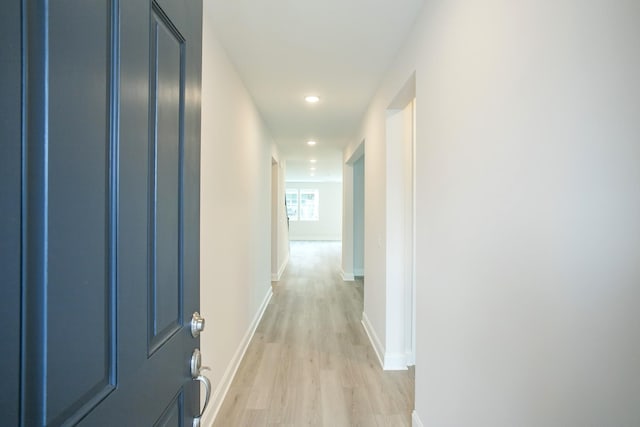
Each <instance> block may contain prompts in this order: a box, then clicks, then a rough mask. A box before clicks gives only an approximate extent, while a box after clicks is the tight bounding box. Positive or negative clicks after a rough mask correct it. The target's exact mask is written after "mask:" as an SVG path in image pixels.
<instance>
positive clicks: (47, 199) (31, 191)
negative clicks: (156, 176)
mask: <svg viewBox="0 0 640 427" xmlns="http://www.w3.org/2000/svg"><path fill="white" fill-rule="evenodd" d="M47 6H48V7H47V10H46V13H43V14H42V15H40V16H39V18H40V19H42V22H41V24H42V25H44V26H45V28H46V30H45V31H42V32H40V33H39V34H38V33H35V32H34V33H32V34H33V36H34V37H41V40H40V42H41V43H42V44H43V47H44V48H45V49H46V52H47V53H48V54H47V55H46V56H44V59H43V61H42V62H41V63H39V64H38V63H35V64H34V68H35V69H32V70H31V71H32V73H33V74H32V76H33V75H36V74H37V75H39V76H41V78H43V83H44V84H43V85H42V86H39V85H38V86H35V87H34V86H33V85H32V86H31V88H32V89H33V91H32V92H31V93H29V97H30V98H29V101H30V106H31V110H30V116H29V124H32V123H33V124H36V125H34V126H33V127H31V126H29V135H28V139H27V144H26V150H27V152H28V154H29V156H28V157H27V162H26V171H27V175H26V176H27V178H26V182H25V198H26V199H27V204H26V206H27V215H28V222H27V227H26V239H25V241H26V247H27V251H28V252H27V253H28V257H27V260H26V272H25V275H26V328H25V329H24V332H25V334H26V335H25V337H24V339H23V341H24V346H25V354H24V358H25V362H24V389H23V398H24V400H25V404H24V405H23V408H24V409H23V416H24V418H25V420H26V422H27V424H30V425H58V424H61V423H62V422H63V421H66V422H73V421H74V420H79V419H81V418H82V417H83V416H84V415H86V413H88V412H89V411H90V410H91V408H93V407H94V406H95V405H97V404H98V403H99V402H100V401H101V400H102V399H103V398H104V397H105V396H106V395H108V394H109V393H110V392H111V391H113V389H114V387H115V352H116V347H115V346H116V341H115V339H116V331H115V318H114V298H115V291H116V288H115V270H114V267H115V263H114V256H113V252H112V248H113V245H114V232H115V221H116V217H115V200H116V194H115V191H114V186H113V185H112V182H113V172H114V167H113V166H114V165H113V162H114V156H113V152H114V149H115V135H114V132H113V129H112V120H113V117H112V115H111V114H110V105H111V102H112V101H113V94H114V91H115V88H114V87H113V85H112V84H111V76H112V58H111V35H112V26H111V20H112V14H113V12H114V11H113V3H111V2H110V1H107V0H90V1H87V0H82V1H64V2H51V3H49V4H48V5H47ZM71 17H73V18H75V19H70V18H71ZM36 130H38V131H36Z"/></svg>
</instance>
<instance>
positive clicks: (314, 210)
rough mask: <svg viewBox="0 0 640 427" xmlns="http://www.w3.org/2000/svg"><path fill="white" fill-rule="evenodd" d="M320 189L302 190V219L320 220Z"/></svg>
mask: <svg viewBox="0 0 640 427" xmlns="http://www.w3.org/2000/svg"><path fill="white" fill-rule="evenodd" d="M319 217H320V215H318V190H300V221H318V219H319Z"/></svg>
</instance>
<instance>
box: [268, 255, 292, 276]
mask: <svg viewBox="0 0 640 427" xmlns="http://www.w3.org/2000/svg"><path fill="white" fill-rule="evenodd" d="M288 263H289V254H287V257H286V258H285V259H284V262H283V263H282V265H281V266H280V268H279V269H278V273H277V274H276V273H271V281H272V282H279V281H280V279H281V278H282V275H283V274H284V270H285V269H286V268H287V264H288Z"/></svg>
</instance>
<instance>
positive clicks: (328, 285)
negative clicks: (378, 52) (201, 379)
mask: <svg viewBox="0 0 640 427" xmlns="http://www.w3.org/2000/svg"><path fill="white" fill-rule="evenodd" d="M339 271H340V244H339V243H338V242H292V243H291V256H290V260H289V265H288V266H287V270H286V272H285V273H284V275H283V278H282V280H281V281H280V282H273V293H274V294H273V298H272V299H271V302H270V303H269V306H268V307H267V309H266V311H265V313H264V316H263V318H262V321H261V323H260V325H259V326H258V328H257V330H256V333H255V336H254V337H253V340H252V341H251V343H250V345H249V348H248V349H247V353H246V354H245V357H244V359H243V360H242V363H241V365H240V368H239V369H238V372H237V374H236V376H235V378H234V380H233V383H232V385H231V387H230V389H229V392H228V394H227V396H226V398H225V401H224V402H223V405H222V408H221V409H220V412H219V413H218V416H217V417H216V421H215V424H214V427H235V426H242V427H245V426H264V427H269V426H296V427H297V426H332V427H333V426H363V427H378V426H379V427H382V426H410V425H411V411H412V408H413V405H414V397H413V391H414V378H413V377H414V375H413V370H408V371H399V372H384V371H383V370H382V369H381V367H380V363H379V362H378V360H377V358H376V355H375V353H374V351H373V349H372V348H371V344H370V343H369V340H368V338H367V336H366V334H365V332H364V329H363V327H362V324H361V323H360V319H361V317H362V304H363V303H362V301H363V282H362V281H356V282H343V281H342V279H341V278H340V274H339ZM365 292H366V290H365Z"/></svg>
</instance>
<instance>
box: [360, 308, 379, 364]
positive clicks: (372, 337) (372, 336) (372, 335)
mask: <svg viewBox="0 0 640 427" xmlns="http://www.w3.org/2000/svg"><path fill="white" fill-rule="evenodd" d="M362 326H364V331H365V332H366V333H367V337H369V342H371V346H373V351H375V353H376V356H378V361H379V362H380V366H382V368H384V363H382V359H383V357H382V355H383V354H384V347H383V346H382V343H381V342H380V339H379V338H378V335H376V332H375V330H374V329H373V326H371V322H369V318H368V317H367V314H366V313H365V312H362Z"/></svg>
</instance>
